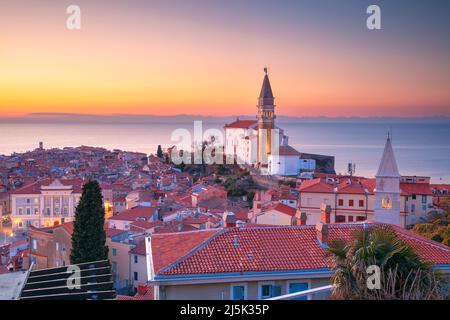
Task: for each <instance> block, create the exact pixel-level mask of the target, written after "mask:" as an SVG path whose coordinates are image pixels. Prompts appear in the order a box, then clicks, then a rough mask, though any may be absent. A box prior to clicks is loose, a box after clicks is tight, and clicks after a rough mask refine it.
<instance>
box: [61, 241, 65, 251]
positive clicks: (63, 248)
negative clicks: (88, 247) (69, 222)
mask: <svg viewBox="0 0 450 320" xmlns="http://www.w3.org/2000/svg"><path fill="white" fill-rule="evenodd" d="M61 251H66V245H65V244H64V243H62V244H61Z"/></svg>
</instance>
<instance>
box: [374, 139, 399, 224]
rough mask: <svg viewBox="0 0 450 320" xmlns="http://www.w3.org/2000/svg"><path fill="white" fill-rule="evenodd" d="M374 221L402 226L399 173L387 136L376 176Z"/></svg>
mask: <svg viewBox="0 0 450 320" xmlns="http://www.w3.org/2000/svg"><path fill="white" fill-rule="evenodd" d="M374 221H376V222H383V223H389V224H394V225H397V226H404V223H402V221H401V219H400V173H399V171H398V167H397V162H396V161H395V156H394V150H393V149H392V143H391V138H390V137H389V135H388V138H387V140H386V145H385V146H384V151H383V156H382V157H381V162H380V166H379V167H378V172H377V174H376V189H375V207H374Z"/></svg>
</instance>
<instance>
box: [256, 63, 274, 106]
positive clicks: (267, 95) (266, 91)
mask: <svg viewBox="0 0 450 320" xmlns="http://www.w3.org/2000/svg"><path fill="white" fill-rule="evenodd" d="M264 73H265V75H264V80H263V84H262V87H261V92H260V94H259V105H261V106H264V105H273V104H274V100H275V98H274V97H273V93H272V86H271V85H270V80H269V75H268V73H267V68H264Z"/></svg>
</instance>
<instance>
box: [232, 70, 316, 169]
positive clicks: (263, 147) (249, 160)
mask: <svg viewBox="0 0 450 320" xmlns="http://www.w3.org/2000/svg"><path fill="white" fill-rule="evenodd" d="M264 72H265V75H264V80H263V84H262V87H261V92H260V94H259V98H258V105H257V114H256V119H255V120H251V119H245V120H241V119H239V118H238V119H236V121H234V122H232V123H230V124H227V125H225V127H224V129H225V154H226V156H227V157H233V158H234V161H235V162H236V163H238V164H246V165H251V166H253V167H255V168H257V169H259V170H260V172H261V173H262V174H269V175H282V176H296V175H298V173H299V172H300V170H301V169H305V170H310V171H314V169H315V160H314V159H304V158H302V157H301V153H300V152H298V151H297V150H296V149H295V148H293V147H292V146H290V145H289V143H288V137H287V136H286V135H285V134H284V130H283V129H282V128H280V127H278V126H277V125H276V124H275V119H276V113H275V98H274V96H273V92H272V86H271V84H270V80H269V75H268V73H267V69H264Z"/></svg>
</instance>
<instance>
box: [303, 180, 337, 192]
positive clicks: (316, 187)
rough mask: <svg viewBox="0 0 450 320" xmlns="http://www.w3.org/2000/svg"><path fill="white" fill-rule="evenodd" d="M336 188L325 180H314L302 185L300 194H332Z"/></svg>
mask: <svg viewBox="0 0 450 320" xmlns="http://www.w3.org/2000/svg"><path fill="white" fill-rule="evenodd" d="M333 189H334V186H333V185H331V184H329V183H327V182H326V181H325V180H324V179H321V178H317V179H313V180H305V181H303V182H302V184H301V185H300V188H299V191H300V192H315V193H332V192H333Z"/></svg>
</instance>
